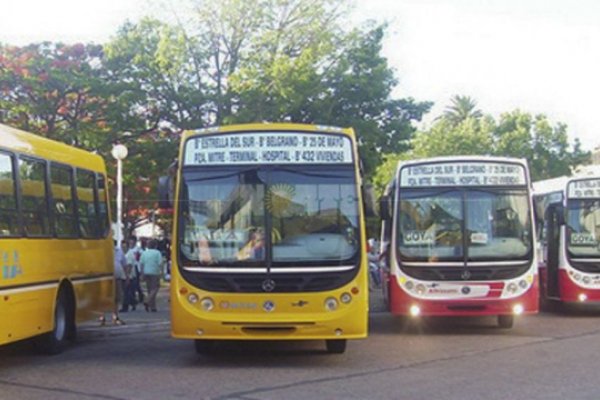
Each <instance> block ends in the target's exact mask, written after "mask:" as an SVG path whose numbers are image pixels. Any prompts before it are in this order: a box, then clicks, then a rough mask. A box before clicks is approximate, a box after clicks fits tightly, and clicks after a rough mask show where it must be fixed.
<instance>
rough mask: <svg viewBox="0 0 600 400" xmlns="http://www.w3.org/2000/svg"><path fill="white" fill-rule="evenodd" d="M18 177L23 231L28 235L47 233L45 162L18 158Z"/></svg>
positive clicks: (48, 229)
mask: <svg viewBox="0 0 600 400" xmlns="http://www.w3.org/2000/svg"><path fill="white" fill-rule="evenodd" d="M19 179H20V180H21V198H22V201H23V204H22V210H23V227H24V228H25V232H26V233H27V235H29V236H45V235H49V234H50V223H49V219H48V198H47V187H46V163H45V162H44V161H38V160H32V159H27V158H21V159H19Z"/></svg>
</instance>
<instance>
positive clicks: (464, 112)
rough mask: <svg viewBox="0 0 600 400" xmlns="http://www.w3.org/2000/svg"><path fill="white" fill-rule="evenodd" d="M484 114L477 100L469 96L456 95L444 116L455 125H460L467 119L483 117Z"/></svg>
mask: <svg viewBox="0 0 600 400" xmlns="http://www.w3.org/2000/svg"><path fill="white" fill-rule="evenodd" d="M482 116H483V114H482V113H481V111H480V110H479V109H477V102H476V101H475V100H474V99H473V98H471V97H469V96H461V95H456V96H454V97H452V98H451V99H450V105H449V106H448V107H446V110H445V111H444V114H443V115H442V118H444V119H445V120H447V121H448V122H450V123H451V124H453V125H458V124H460V123H461V122H463V121H465V120H466V119H469V118H473V119H478V118H481V117H482Z"/></svg>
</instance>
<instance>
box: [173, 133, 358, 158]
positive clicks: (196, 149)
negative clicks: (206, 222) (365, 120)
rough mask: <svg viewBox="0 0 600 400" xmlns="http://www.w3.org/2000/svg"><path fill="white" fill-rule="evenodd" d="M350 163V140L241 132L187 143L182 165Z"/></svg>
mask: <svg viewBox="0 0 600 400" xmlns="http://www.w3.org/2000/svg"><path fill="white" fill-rule="evenodd" d="M268 163H274V164H339V163H352V145H351V142H350V138H349V137H345V136H342V135H334V134H329V135H327V134H320V133H304V132H244V133H230V134H228V133H224V134H219V135H211V136H196V137H192V138H191V139H190V140H188V142H187V144H186V147H185V152H184V165H231V164H268Z"/></svg>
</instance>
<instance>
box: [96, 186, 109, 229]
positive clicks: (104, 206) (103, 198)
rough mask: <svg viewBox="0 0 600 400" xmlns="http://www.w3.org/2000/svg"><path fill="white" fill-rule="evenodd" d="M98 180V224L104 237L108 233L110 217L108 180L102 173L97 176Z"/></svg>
mask: <svg viewBox="0 0 600 400" xmlns="http://www.w3.org/2000/svg"><path fill="white" fill-rule="evenodd" d="M97 182H98V221H99V224H98V226H99V227H100V233H101V236H102V237H105V236H106V235H107V234H108V228H109V219H108V193H107V190H106V182H105V180H104V177H103V176H101V175H98V176H97Z"/></svg>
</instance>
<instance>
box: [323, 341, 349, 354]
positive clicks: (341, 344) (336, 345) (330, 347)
mask: <svg viewBox="0 0 600 400" xmlns="http://www.w3.org/2000/svg"><path fill="white" fill-rule="evenodd" d="M346 342H347V340H346V339H330V340H326V341H325V345H326V346H327V352H328V353H331V354H342V353H344V352H345V351H346Z"/></svg>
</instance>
